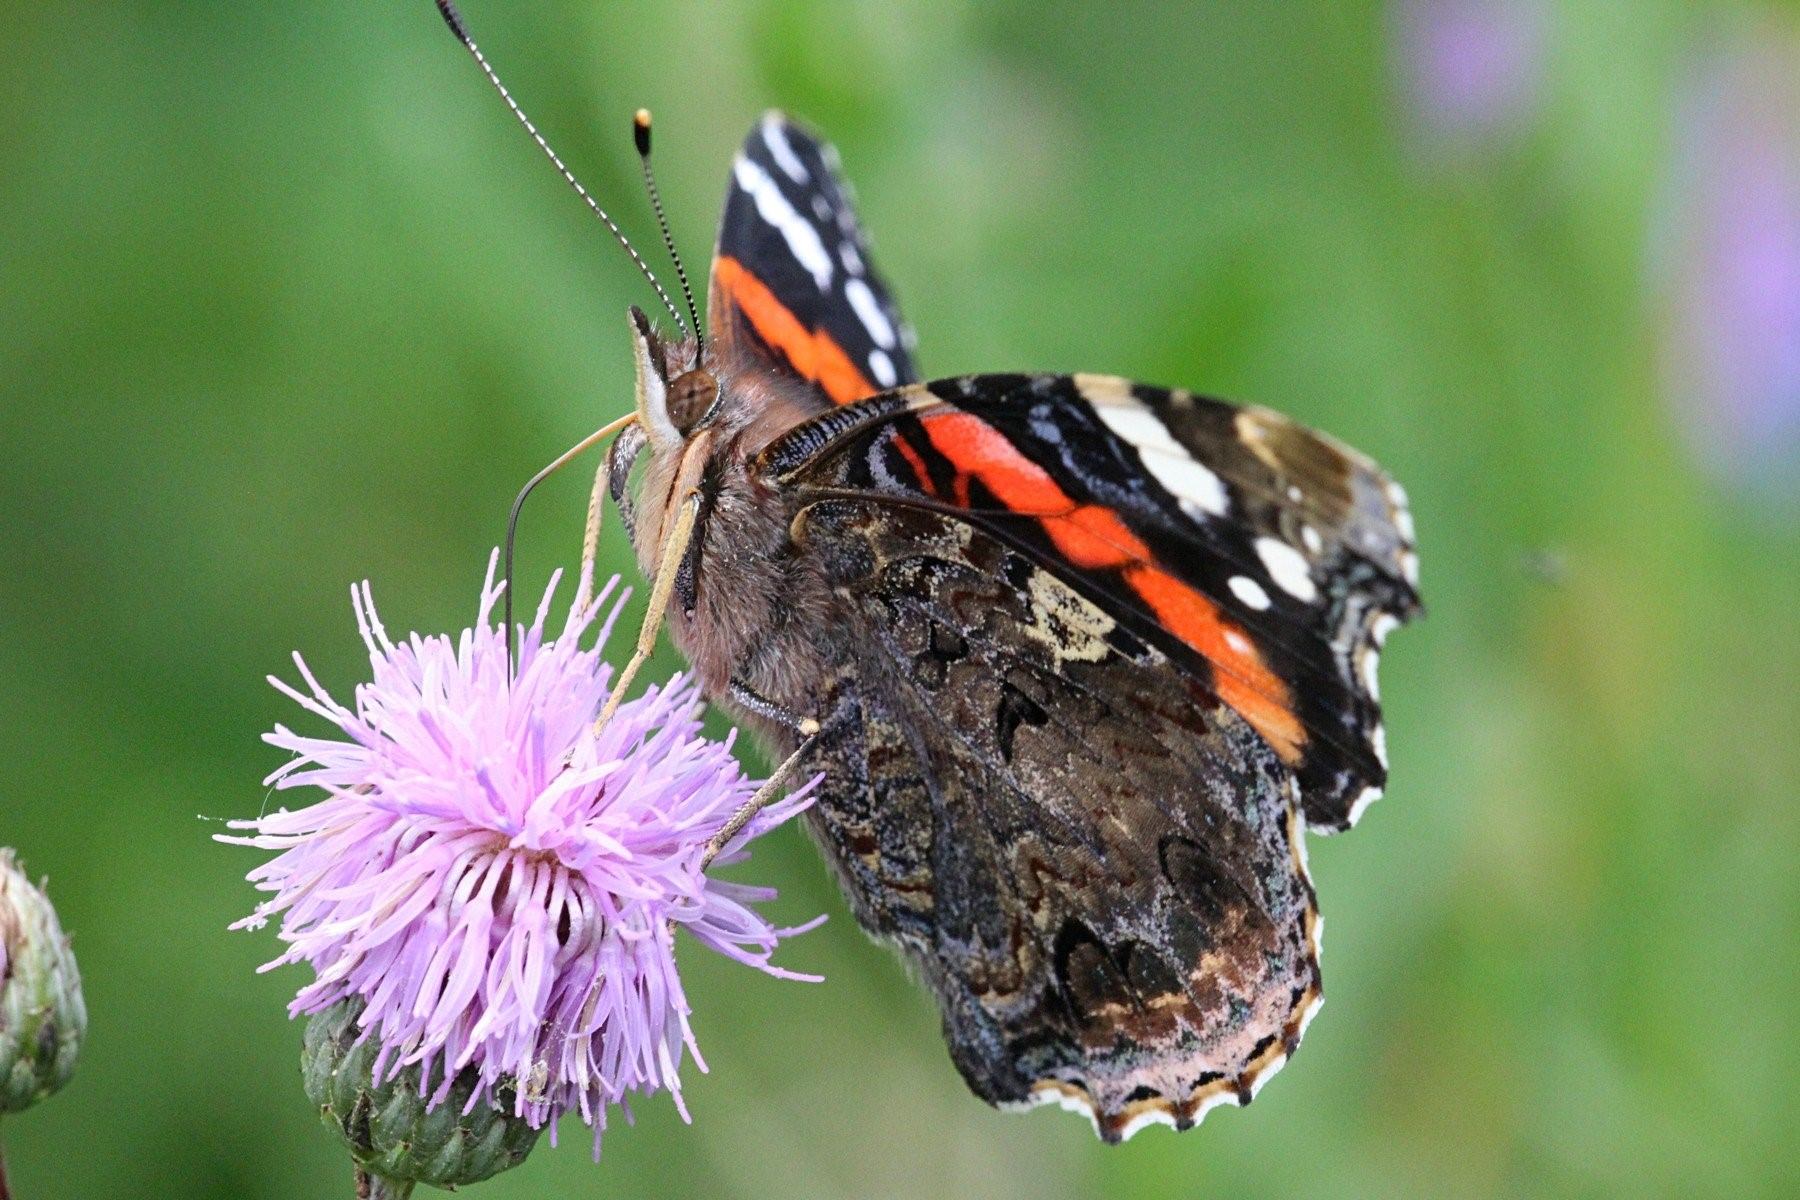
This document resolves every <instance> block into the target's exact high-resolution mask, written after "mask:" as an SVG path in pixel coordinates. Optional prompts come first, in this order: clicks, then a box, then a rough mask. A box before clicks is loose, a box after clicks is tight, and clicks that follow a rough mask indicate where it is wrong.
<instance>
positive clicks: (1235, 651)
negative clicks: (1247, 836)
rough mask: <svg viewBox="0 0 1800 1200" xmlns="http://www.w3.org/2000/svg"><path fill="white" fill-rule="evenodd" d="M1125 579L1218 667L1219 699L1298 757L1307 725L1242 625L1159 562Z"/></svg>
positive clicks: (1285, 754) (1291, 759)
mask: <svg viewBox="0 0 1800 1200" xmlns="http://www.w3.org/2000/svg"><path fill="white" fill-rule="evenodd" d="M1125 582H1126V583H1127V584H1129V585H1130V586H1131V590H1132V591H1134V592H1136V593H1137V594H1138V595H1139V596H1140V597H1141V598H1142V599H1143V601H1144V603H1145V604H1148V605H1149V606H1150V611H1151V612H1153V613H1155V614H1156V619H1157V620H1158V621H1160V622H1161V623H1162V625H1163V627H1164V628H1165V629H1167V630H1168V631H1169V632H1170V633H1173V634H1174V635H1175V636H1176V637H1178V638H1180V639H1181V640H1182V641H1184V642H1186V643H1187V644H1188V645H1190V646H1192V647H1193V648H1194V649H1196V650H1198V651H1199V652H1200V653H1201V654H1203V655H1205V656H1206V658H1207V659H1208V660H1209V661H1211V662H1212V664H1213V666H1214V667H1216V668H1217V670H1215V671H1214V673H1213V686H1214V687H1215V688H1216V689H1217V690H1218V693H1219V699H1221V700H1223V701H1225V703H1227V704H1229V705H1231V707H1233V708H1235V709H1237V711H1238V714H1239V715H1240V716H1242V717H1243V718H1244V720H1246V721H1248V722H1250V726H1251V728H1253V729H1255V730H1256V732H1258V733H1260V734H1262V736H1263V740H1264V741H1266V742H1268V743H1269V745H1270V747H1271V748H1272V749H1273V750H1274V751H1275V753H1276V754H1278V755H1279V756H1280V757H1281V760H1282V761H1283V762H1285V763H1287V764H1289V765H1290V766H1291V765H1293V764H1295V763H1297V762H1299V761H1300V747H1301V746H1303V745H1305V743H1306V730H1305V728H1304V727H1303V726H1302V725H1301V724H1300V721H1299V718H1297V717H1296V716H1294V710H1293V708H1292V707H1291V702H1290V700H1289V698H1288V690H1287V685H1286V684H1285V683H1283V682H1282V681H1281V677H1280V676H1278V675H1276V674H1275V673H1274V672H1273V671H1271V670H1269V668H1268V667H1267V666H1265V665H1264V663H1263V660H1262V656H1261V655H1259V654H1258V653H1257V652H1256V646H1255V644H1254V643H1252V642H1251V641H1250V638H1249V637H1248V636H1247V635H1246V634H1245V633H1244V631H1243V629H1242V628H1241V627H1240V626H1238V625H1237V624H1236V623H1234V622H1232V621H1228V620H1226V619H1225V618H1224V617H1223V616H1221V615H1220V614H1219V608H1218V606H1217V605H1215V604H1214V603H1213V602H1212V601H1211V600H1208V599H1207V598H1206V597H1205V596H1203V595H1201V594H1200V593H1199V592H1197V591H1195V590H1194V589H1193V588H1191V587H1189V586H1188V585H1187V584H1185V583H1183V582H1182V581H1181V580H1179V579H1177V578H1175V577H1174V576H1173V575H1170V574H1169V573H1168V572H1166V571H1163V570H1160V569H1159V568H1157V567H1152V566H1147V565H1145V566H1135V567H1130V568H1128V569H1127V570H1126V572H1125Z"/></svg>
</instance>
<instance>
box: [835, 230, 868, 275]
mask: <svg viewBox="0 0 1800 1200" xmlns="http://www.w3.org/2000/svg"><path fill="white" fill-rule="evenodd" d="M838 257H839V258H841V259H843V260H844V270H846V271H848V272H850V274H852V275H861V274H862V273H863V260H862V255H860V254H858V253H857V252H856V243H855V242H853V241H851V240H850V239H849V238H845V239H844V240H843V241H842V242H839V243H838Z"/></svg>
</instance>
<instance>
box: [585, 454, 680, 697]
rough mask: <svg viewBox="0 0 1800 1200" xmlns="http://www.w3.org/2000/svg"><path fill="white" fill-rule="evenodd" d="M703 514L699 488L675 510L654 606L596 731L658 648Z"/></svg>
mask: <svg viewBox="0 0 1800 1200" xmlns="http://www.w3.org/2000/svg"><path fill="white" fill-rule="evenodd" d="M699 515H700V492H699V490H698V489H695V490H692V491H690V492H689V493H688V494H687V496H686V497H685V498H684V499H683V500H682V501H681V504H680V506H679V507H678V508H677V509H676V510H675V519H674V520H673V521H672V522H670V524H669V526H668V533H667V536H665V537H664V538H663V545H662V555H661V557H660V559H659V560H658V562H657V564H656V579H655V581H654V582H653V583H652V584H651V587H650V610H649V611H648V612H646V613H645V614H644V623H643V624H642V625H640V626H638V638H637V648H636V649H635V650H634V651H633V652H632V655H631V661H630V662H628V663H626V664H625V669H624V670H623V671H621V672H619V681H618V683H617V684H616V685H614V687H613V689H612V694H611V695H610V696H608V697H607V698H606V705H605V707H603V708H602V709H601V710H600V718H599V720H597V721H595V722H594V729H595V731H596V732H598V731H599V730H601V729H603V728H605V726H606V723H607V722H608V721H610V720H611V719H612V715H613V713H614V712H616V711H617V710H618V707H619V704H620V702H621V701H623V700H624V699H625V693H626V691H627V690H628V689H629V688H630V687H631V681H632V680H633V679H635V678H636V677H637V673H638V671H639V670H641V669H642V668H643V665H644V663H645V662H646V661H647V660H648V659H649V657H650V652H651V651H652V650H654V649H656V636H657V634H659V633H661V632H662V624H663V618H664V617H665V616H667V615H668V611H669V597H670V595H671V594H672V593H673V592H674V590H675V576H676V573H677V570H678V569H679V567H680V565H681V558H682V555H684V554H686V553H687V548H688V543H689V542H690V541H691V540H692V539H693V536H694V522H695V521H696V520H697V519H698V517H699Z"/></svg>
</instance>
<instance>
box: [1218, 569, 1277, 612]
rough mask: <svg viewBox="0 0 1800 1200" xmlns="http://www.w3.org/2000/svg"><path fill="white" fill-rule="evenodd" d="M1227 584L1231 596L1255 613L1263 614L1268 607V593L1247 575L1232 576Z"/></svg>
mask: <svg viewBox="0 0 1800 1200" xmlns="http://www.w3.org/2000/svg"><path fill="white" fill-rule="evenodd" d="M1227 582H1228V584H1229V586H1230V588H1231V594H1232V595H1234V596H1236V597H1237V598H1238V599H1239V600H1242V601H1243V602H1244V603H1245V604H1247V605H1249V606H1250V607H1251V608H1254V609H1255V610H1256V611H1257V612H1263V611H1265V610H1266V609H1267V608H1268V607H1269V593H1267V592H1265V591H1263V588H1262V584H1260V583H1258V582H1256V580H1254V579H1252V578H1250V577H1249V576H1248V575H1233V576H1232V577H1231V578H1230V580H1228V581H1227Z"/></svg>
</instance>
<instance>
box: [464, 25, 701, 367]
mask: <svg viewBox="0 0 1800 1200" xmlns="http://www.w3.org/2000/svg"><path fill="white" fill-rule="evenodd" d="M437 8H438V12H439V13H440V14H442V16H443V18H444V23H445V24H446V25H448V26H450V32H451V33H454V34H455V35H456V40H457V41H459V42H461V43H462V44H463V48H464V49H465V50H467V51H468V52H469V54H470V55H471V56H472V57H473V58H474V59H475V65H476V66H478V67H480V68H481V73H482V74H483V75H486V76H487V78H488V82H489V83H491V84H493V85H494V90H495V91H497V92H499V93H500V98H501V99H502V100H504V101H506V107H507V108H509V109H511V110H512V115H513V116H515V117H517V118H519V124H521V125H523V126H525V132H526V133H529V134H530V135H531V140H532V141H534V142H536V143H537V144H538V149H540V150H542V151H543V152H544V153H545V154H546V155H548V156H549V158H550V162H551V163H552V164H553V165H554V166H555V167H556V171H557V174H559V175H561V176H562V177H563V179H564V180H565V181H567V183H568V185H569V186H570V187H572V188H574V189H575V194H576V195H577V196H580V197H581V199H582V201H583V202H584V203H585V204H586V205H587V206H588V207H589V208H590V209H592V210H593V211H594V215H595V216H596V217H599V218H600V220H601V222H602V223H604V224H605V226H606V228H607V229H608V230H609V231H610V232H611V233H612V235H613V237H614V238H616V239H617V240H618V243H619V245H621V246H623V247H624V248H625V253H627V254H629V255H630V256H631V261H632V262H633V263H634V264H636V266H637V269H638V270H639V271H641V272H642V273H643V276H644V278H645V279H647V280H649V281H650V286H651V287H652V288H654V289H656V294H657V296H658V298H660V299H661V300H662V302H663V307H664V308H666V309H668V310H669V315H670V316H672V317H674V318H675V323H676V324H677V325H679V326H682V328H683V332H684V333H685V332H686V321H685V320H684V319H683V317H682V315H681V310H680V309H678V308H676V307H675V302H674V301H673V300H671V299H669V293H668V292H666V291H664V290H663V285H662V284H661V283H659V282H658V281H657V278H656V275H655V273H654V272H652V271H651V270H650V264H649V263H646V262H645V261H644V259H643V256H642V255H640V254H639V253H638V252H637V247H635V246H633V245H632V244H631V240H630V239H629V238H627V237H626V236H625V232H624V230H622V229H620V228H619V226H618V225H617V223H615V222H614V221H613V219H612V218H611V217H609V216H607V215H606V210H605V209H603V208H601V207H600V202H599V201H598V200H595V199H594V197H593V196H591V195H590V194H589V193H588V190H587V189H586V188H584V187H582V186H581V181H580V180H579V179H577V178H575V172H573V171H571V170H569V168H568V167H567V166H565V165H564V164H563V160H562V158H561V157H560V156H559V155H558V154H557V153H556V151H555V150H552V149H551V148H550V143H549V142H548V141H546V140H544V135H543V134H541V133H539V132H538V128H537V126H536V125H534V124H532V123H531V118H530V117H528V116H526V115H525V110H524V109H522V108H520V107H519V102H518V101H516V100H514V99H513V98H512V93H511V92H509V91H507V90H506V85H505V84H504V83H501V82H500V76H499V75H498V74H497V73H496V72H495V71H494V68H493V67H492V66H491V65H490V64H489V63H488V60H487V56H486V55H485V54H483V53H482V52H481V47H479V46H477V45H476V44H475V39H474V38H472V37H470V36H469V27H468V26H467V25H465V24H463V19H462V14H461V13H460V12H458V11H457V10H456V5H455V4H453V3H451V0H437ZM665 236H666V234H665ZM686 286H687V284H686V281H685V280H684V281H683V283H682V287H683V288H684V289H685V288H686ZM689 307H692V303H691V301H690V304H689Z"/></svg>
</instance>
